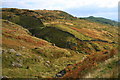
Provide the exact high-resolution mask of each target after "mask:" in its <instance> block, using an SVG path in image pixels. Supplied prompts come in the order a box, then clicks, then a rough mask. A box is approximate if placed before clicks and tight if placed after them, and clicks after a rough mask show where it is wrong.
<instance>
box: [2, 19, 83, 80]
mask: <svg viewBox="0 0 120 80" xmlns="http://www.w3.org/2000/svg"><path fill="white" fill-rule="evenodd" d="M2 23H3V24H2V53H3V54H2V56H3V61H2V63H3V65H2V67H3V76H4V77H9V78H40V77H43V78H44V77H45V78H48V77H52V76H54V75H55V74H56V73H57V72H58V71H60V70H62V69H64V68H65V67H66V65H67V64H74V63H76V62H78V61H79V60H80V59H82V56H83V55H82V54H78V53H76V52H74V51H71V50H67V49H63V48H59V47H56V46H55V45H53V44H51V43H49V42H47V41H45V40H42V39H39V38H36V37H33V36H31V35H30V34H29V31H28V30H27V29H25V28H23V27H21V26H19V25H17V24H15V23H12V22H10V21H7V20H2ZM78 56H79V57H78Z"/></svg>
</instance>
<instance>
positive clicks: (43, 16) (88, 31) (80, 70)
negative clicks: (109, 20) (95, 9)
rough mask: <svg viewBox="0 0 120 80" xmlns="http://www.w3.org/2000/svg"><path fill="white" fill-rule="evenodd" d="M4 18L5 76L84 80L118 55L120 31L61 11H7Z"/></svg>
mask: <svg viewBox="0 0 120 80" xmlns="http://www.w3.org/2000/svg"><path fill="white" fill-rule="evenodd" d="M2 14H3V17H2V23H3V25H2V30H3V32H2V35H3V39H2V41H3V43H2V44H3V46H2V47H3V58H4V59H3V63H4V64H3V76H7V77H10V78H12V77H14V78H18V77H19V78H21V77H22V78H31V77H33V78H54V77H57V78H58V77H64V78H70V77H71V78H74V77H75V78H77V77H78V78H82V77H85V76H87V75H84V71H86V73H89V72H91V74H94V68H95V69H98V67H97V66H96V64H97V65H99V64H101V63H103V64H104V62H105V61H106V60H107V59H111V58H113V57H114V55H117V53H118V52H117V47H118V37H119V35H120V34H119V33H118V31H117V30H118V27H114V26H112V25H106V24H101V23H97V22H92V21H89V20H85V19H79V18H76V17H73V16H72V15H70V14H68V13H66V12H63V11H58V10H26V9H16V8H3V9H2ZM85 56H88V57H85ZM115 58H116V57H115ZM115 60H116V59H115ZM116 61H118V60H116ZM111 64H112V62H111ZM115 67H116V66H115ZM88 69H91V71H89V70H88ZM92 71H93V72H92ZM108 71H109V70H108ZM11 72H14V73H11ZM18 72H21V73H18ZM61 72H62V73H61ZM23 73H26V74H23ZM15 74H18V75H15ZM72 74H76V76H75V75H72ZM105 74H106V73H105ZM115 76H116V75H115ZM94 77H95V76H94ZM99 77H102V76H99Z"/></svg>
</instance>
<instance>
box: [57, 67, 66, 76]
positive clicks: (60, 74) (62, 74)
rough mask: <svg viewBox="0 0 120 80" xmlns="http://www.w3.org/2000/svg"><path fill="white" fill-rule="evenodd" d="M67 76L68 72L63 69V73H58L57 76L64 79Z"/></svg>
mask: <svg viewBox="0 0 120 80" xmlns="http://www.w3.org/2000/svg"><path fill="white" fill-rule="evenodd" d="M65 74H66V70H65V69H63V70H62V71H60V72H58V73H57V74H56V77H62V76H64V75H65Z"/></svg>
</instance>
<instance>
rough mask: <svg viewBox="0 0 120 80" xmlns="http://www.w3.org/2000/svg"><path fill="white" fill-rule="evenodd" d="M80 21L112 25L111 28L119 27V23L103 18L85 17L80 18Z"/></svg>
mask: <svg viewBox="0 0 120 80" xmlns="http://www.w3.org/2000/svg"><path fill="white" fill-rule="evenodd" d="M80 19H84V20H89V21H92V22H98V23H101V24H106V25H111V26H118V22H117V21H113V20H110V19H106V18H102V17H93V16H90V17H85V18H80Z"/></svg>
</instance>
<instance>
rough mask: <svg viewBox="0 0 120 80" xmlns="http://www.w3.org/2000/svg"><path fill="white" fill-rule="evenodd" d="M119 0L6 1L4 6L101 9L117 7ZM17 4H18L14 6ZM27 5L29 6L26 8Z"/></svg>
mask: <svg viewBox="0 0 120 80" xmlns="http://www.w3.org/2000/svg"><path fill="white" fill-rule="evenodd" d="M118 1H119V0H4V1H3V6H8V7H9V4H7V5H6V4H4V2H6V3H13V6H14V5H15V6H16V4H17V5H21V7H25V8H26V7H29V8H31V9H61V10H64V9H67V8H78V7H84V6H97V7H101V8H113V7H116V6H117V4H118ZM14 3H16V4H14ZM26 5H27V6H26Z"/></svg>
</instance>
